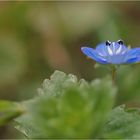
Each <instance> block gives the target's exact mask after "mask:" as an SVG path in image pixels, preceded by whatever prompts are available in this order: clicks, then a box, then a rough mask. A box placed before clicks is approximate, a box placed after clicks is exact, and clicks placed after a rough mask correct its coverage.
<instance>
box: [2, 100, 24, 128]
mask: <svg viewBox="0 0 140 140" xmlns="http://www.w3.org/2000/svg"><path fill="white" fill-rule="evenodd" d="M22 113H23V110H22V108H21V106H20V105H19V104H18V103H14V102H10V101H4V100H0V126H2V125H4V124H6V123H8V122H9V121H11V120H13V119H14V118H16V117H18V116H19V115H21V114H22Z"/></svg>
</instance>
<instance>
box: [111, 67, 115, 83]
mask: <svg viewBox="0 0 140 140" xmlns="http://www.w3.org/2000/svg"><path fill="white" fill-rule="evenodd" d="M115 79H116V68H115V67H113V68H112V81H113V83H115Z"/></svg>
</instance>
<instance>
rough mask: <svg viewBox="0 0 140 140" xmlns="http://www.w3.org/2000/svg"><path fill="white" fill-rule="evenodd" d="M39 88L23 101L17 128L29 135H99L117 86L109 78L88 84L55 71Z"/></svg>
mask: <svg viewBox="0 0 140 140" xmlns="http://www.w3.org/2000/svg"><path fill="white" fill-rule="evenodd" d="M40 91H41V94H39V96H38V97H36V98H34V99H33V100H32V101H27V102H23V105H24V106H25V108H26V114H24V115H23V116H22V117H19V118H18V119H16V121H17V122H18V127H16V128H18V130H19V131H21V132H22V133H24V134H25V135H26V136H27V137H28V138H96V137H98V135H99V132H100V129H101V128H102V126H103V124H104V122H105V119H106V116H107V114H108V112H109V111H110V110H111V108H112V106H113V103H114V97H115V92H116V89H115V88H114V87H113V86H112V82H110V79H109V78H105V79H103V80H94V81H93V82H92V83H91V84H89V83H87V82H86V81H85V80H83V79H82V80H80V81H78V80H77V78H76V76H74V75H71V74H69V75H66V74H65V73H63V72H60V71H55V72H54V74H53V75H52V76H51V78H50V80H48V79H47V80H45V81H44V83H43V87H42V88H41V89H40Z"/></svg>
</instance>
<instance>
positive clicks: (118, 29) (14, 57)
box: [0, 1, 140, 138]
mask: <svg viewBox="0 0 140 140" xmlns="http://www.w3.org/2000/svg"><path fill="white" fill-rule="evenodd" d="M139 25H140V2H91V1H90V2H84V1H83V2H82V1H81V2H47V1H46V2H20V1H15V2H8V1H6V2H4V1H3V2H0V99H8V100H14V101H22V100H26V99H29V98H31V97H33V96H34V95H35V94H36V93H37V88H38V87H40V85H41V83H42V81H43V80H44V79H45V78H48V77H49V76H50V75H51V74H52V72H53V71H54V70H56V69H58V70H61V71H64V72H66V73H73V74H75V75H77V76H78V77H79V78H85V79H86V80H88V81H91V80H92V79H95V78H101V77H104V76H105V75H107V74H109V71H108V70H107V69H105V68H98V69H95V68H94V64H95V62H94V61H92V60H89V59H86V57H85V56H84V55H83V54H82V53H81V51H80V48H81V46H91V47H95V46H96V45H97V44H98V43H100V42H103V41H106V40H110V41H116V40H118V39H122V40H124V42H125V44H126V45H130V46H132V47H140V26H139ZM116 85H117V86H118V99H117V101H116V104H118V105H119V104H123V103H125V104H127V106H135V107H139V106H140V64H137V65H135V66H130V67H127V66H126V67H123V68H121V69H120V70H119V71H118V77H117V81H116ZM19 135H20V134H19V132H17V131H16V130H14V129H13V128H11V126H10V125H7V126H4V127H2V128H0V138H16V137H19Z"/></svg>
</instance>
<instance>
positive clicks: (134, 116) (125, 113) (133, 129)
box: [103, 105, 140, 139]
mask: <svg viewBox="0 0 140 140" xmlns="http://www.w3.org/2000/svg"><path fill="white" fill-rule="evenodd" d="M139 113H140V110H139V109H137V108H132V109H126V108H125V106H124V105H123V106H119V107H116V108H115V109H113V110H112V111H111V113H110V114H109V116H108V119H107V122H106V124H105V127H104V129H103V138H112V139H116V138H117V139H118V138H123V139H138V138H140V115H139Z"/></svg>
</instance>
